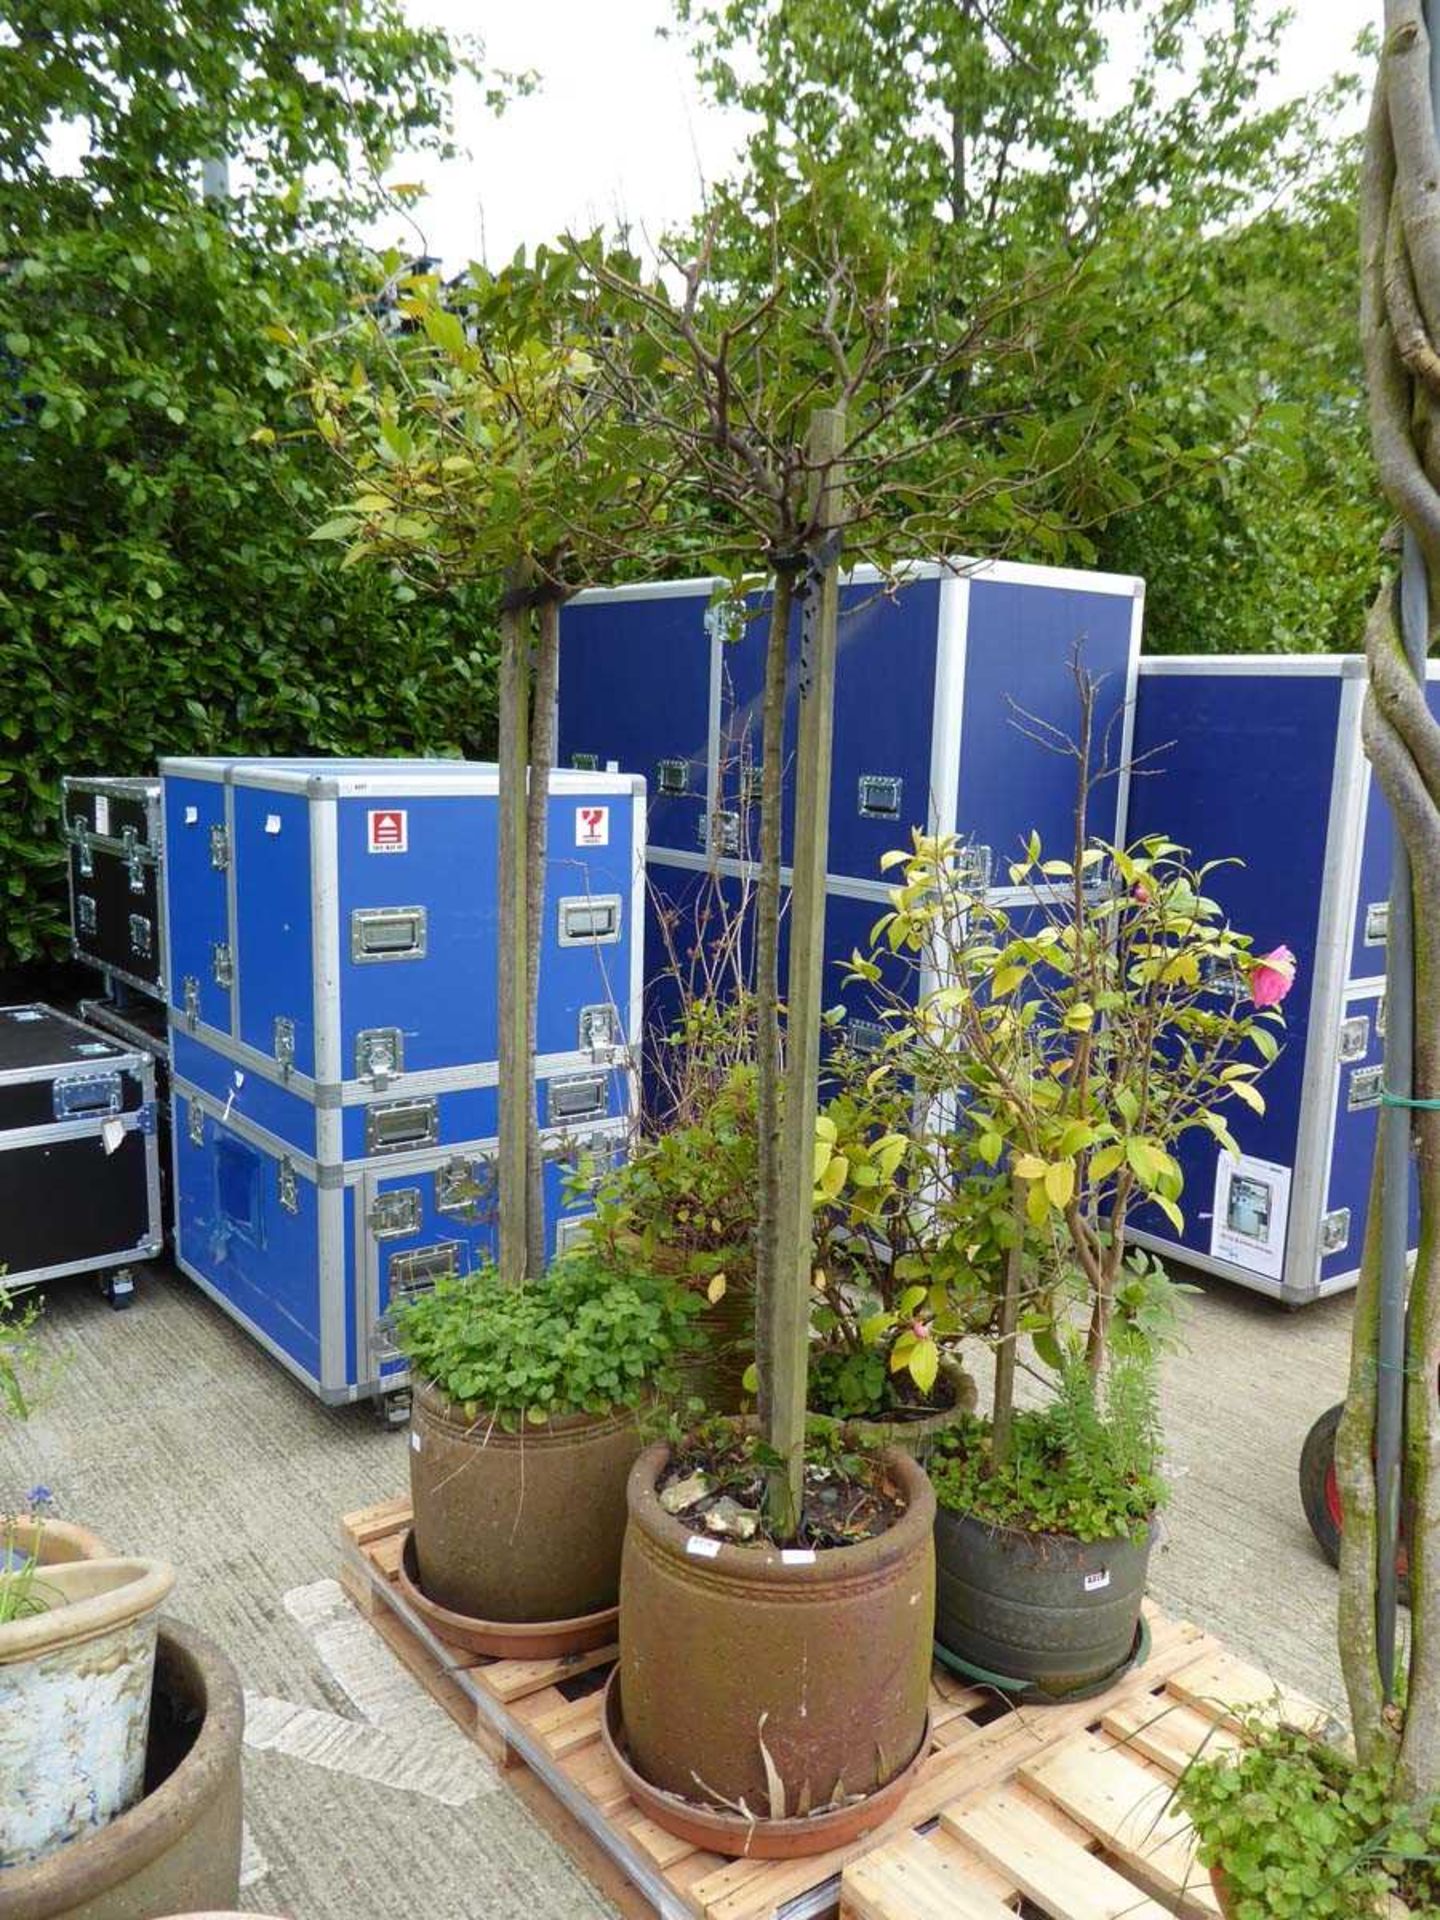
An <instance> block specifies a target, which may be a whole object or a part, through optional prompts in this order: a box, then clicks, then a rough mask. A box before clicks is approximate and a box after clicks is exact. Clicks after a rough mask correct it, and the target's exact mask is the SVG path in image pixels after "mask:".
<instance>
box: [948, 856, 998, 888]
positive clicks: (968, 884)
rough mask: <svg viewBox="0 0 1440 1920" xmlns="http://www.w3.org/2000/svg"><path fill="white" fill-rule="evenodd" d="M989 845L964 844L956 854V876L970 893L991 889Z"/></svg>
mask: <svg viewBox="0 0 1440 1920" xmlns="http://www.w3.org/2000/svg"><path fill="white" fill-rule="evenodd" d="M990 870H991V855H990V849H989V847H982V846H975V845H970V846H964V847H961V848H960V849H959V851H958V852H957V853H956V855H955V878H956V880H957V881H958V882H959V884H960V885H961V886H962V887H964V888H965V889H966V890H967V891H968V892H970V893H988V892H989V891H990Z"/></svg>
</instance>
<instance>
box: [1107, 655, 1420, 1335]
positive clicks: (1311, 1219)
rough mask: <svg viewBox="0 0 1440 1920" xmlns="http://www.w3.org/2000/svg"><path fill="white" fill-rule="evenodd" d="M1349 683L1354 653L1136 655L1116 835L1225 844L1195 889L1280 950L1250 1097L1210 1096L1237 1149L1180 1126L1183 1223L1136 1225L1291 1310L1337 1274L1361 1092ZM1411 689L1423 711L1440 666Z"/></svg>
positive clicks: (1386, 871) (1206, 849)
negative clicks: (1268, 1030)
mask: <svg viewBox="0 0 1440 1920" xmlns="http://www.w3.org/2000/svg"><path fill="white" fill-rule="evenodd" d="M1365 686H1366V681H1365V662H1364V660H1363V659H1360V658H1357V657H1342V656H1325V655H1311V656H1294V655H1290V656H1278V657H1277V656H1270V655H1257V656H1251V657H1241V658H1218V657H1214V656H1209V655H1195V656H1185V657H1178V656H1177V657H1170V658H1161V659H1150V660H1145V661H1144V662H1142V666H1141V674H1140V684H1139V693H1138V697H1137V702H1136V717H1135V755H1136V762H1137V766H1138V767H1139V768H1141V769H1143V777H1141V776H1140V774H1139V773H1137V776H1136V778H1135V780H1134V782H1133V786H1132V800H1131V824H1132V829H1133V831H1134V833H1135V834H1137V835H1138V834H1142V833H1148V832H1160V833H1164V834H1166V835H1167V836H1168V837H1169V838H1170V839H1172V840H1175V841H1177V842H1179V843H1180V844H1181V845H1184V846H1186V847H1189V848H1190V849H1191V850H1192V852H1193V853H1194V855H1195V857H1196V858H1197V859H1200V860H1230V859H1234V860H1236V861H1237V862H1238V864H1234V865H1226V866H1223V867H1220V868H1217V869H1216V871H1215V872H1214V873H1212V874H1211V875H1210V876H1209V878H1208V880H1207V882H1206V886H1207V890H1208V891H1209V892H1210V893H1211V894H1212V895H1213V896H1214V898H1215V899H1217V900H1218V901H1219V902H1220V903H1221V905H1222V906H1223V907H1224V908H1225V910H1226V912H1227V914H1228V915H1229V917H1230V919H1231V920H1232V922H1233V923H1234V924H1235V925H1236V926H1237V927H1240V928H1242V929H1243V930H1244V931H1245V932H1247V933H1250V934H1252V935H1253V936H1254V938H1255V941H1256V944H1257V950H1258V951H1260V952H1265V951H1267V950H1269V949H1270V948H1271V947H1274V946H1278V945H1280V944H1282V943H1283V944H1285V945H1287V946H1289V947H1290V948H1291V949H1292V950H1293V952H1294V953H1295V954H1296V956H1297V959H1298V962H1299V964H1298V967H1297V970H1296V979H1295V985H1294V988H1293V989H1292V991H1291V993H1290V995H1289V997H1288V998H1287V999H1286V1001H1285V1035H1284V1043H1283V1050H1282V1052H1281V1054H1280V1058H1279V1060H1278V1061H1277V1063H1276V1065H1275V1066H1274V1067H1272V1068H1271V1069H1270V1071H1269V1072H1268V1073H1267V1074H1266V1075H1265V1078H1264V1080H1263V1081H1262V1082H1261V1087H1262V1091H1263V1093H1264V1096H1265V1103H1266V1110H1265V1112H1264V1114H1263V1115H1260V1114H1255V1113H1251V1112H1250V1111H1249V1110H1248V1109H1246V1108H1244V1107H1241V1106H1239V1105H1235V1106H1232V1107H1231V1108H1230V1110H1229V1114H1228V1121H1229V1125H1230V1127H1231V1130H1232V1132H1233V1133H1234V1135H1235V1139H1236V1142H1237V1144H1238V1145H1239V1147H1240V1148H1241V1155H1240V1158H1239V1159H1238V1160H1236V1159H1234V1158H1232V1157H1231V1156H1230V1155H1228V1154H1225V1153H1222V1152H1221V1151H1220V1149H1219V1148H1218V1146H1217V1145H1216V1144H1215V1142H1214V1141H1213V1140H1211V1139H1210V1137H1209V1135H1208V1134H1205V1133H1204V1132H1203V1130H1202V1129H1200V1128H1196V1129H1195V1130H1194V1131H1193V1132H1192V1133H1190V1134H1189V1135H1187V1136H1186V1139H1185V1142H1184V1144H1183V1148H1182V1152H1181V1156H1180V1157H1181V1164H1182V1167H1183V1169H1184V1173H1185V1191H1184V1198H1183V1203H1182V1204H1183V1211H1184V1215H1185V1232H1184V1235H1183V1236H1182V1237H1177V1236H1176V1235H1175V1234H1174V1232H1173V1231H1172V1230H1171V1229H1170V1228H1169V1227H1168V1226H1167V1225H1166V1223H1165V1222H1164V1221H1163V1220H1161V1219H1160V1218H1159V1217H1158V1216H1156V1217H1154V1218H1153V1219H1151V1220H1147V1221H1146V1222H1145V1229H1146V1230H1145V1232H1144V1233H1143V1234H1141V1235H1137V1238H1142V1239H1143V1240H1144V1241H1145V1243H1146V1244H1148V1245H1149V1246H1151V1247H1153V1248H1154V1249H1155V1250H1157V1251H1159V1252H1162V1253H1169V1254H1173V1255H1178V1256H1179V1257H1180V1258H1181V1259H1183V1260H1185V1261H1187V1262H1189V1263H1190V1264H1192V1265H1194V1266H1197V1267H1199V1268H1201V1269H1202V1270H1203V1271H1206V1272H1210V1273H1214V1274H1217V1275H1221V1276H1223V1277H1224V1278H1226V1279H1228V1280H1234V1281H1238V1282H1239V1283H1240V1284H1241V1285H1242V1286H1246V1287H1249V1288H1252V1289H1254V1290H1256V1291H1258V1292H1261V1293H1266V1294H1269V1295H1271V1296H1273V1297H1274V1298H1276V1299H1279V1300H1281V1301H1283V1302H1284V1303H1285V1304H1286V1305H1287V1306H1292V1307H1295V1306H1302V1305H1304V1304H1305V1303H1306V1302H1308V1301H1311V1300H1316V1299H1319V1298H1321V1297H1323V1296H1325V1295H1327V1294H1331V1293H1337V1292H1340V1291H1342V1290H1344V1289H1346V1288H1350V1287H1353V1286H1354V1285H1355V1282H1356V1280H1357V1278H1358V1274H1359V1266H1360V1252H1361V1243H1362V1240H1363V1238H1364V1230H1365V1217H1366V1204H1367V1196H1368V1188H1369V1179H1370V1166H1371V1158H1372V1155H1373V1152H1374V1145H1375V1135H1376V1124H1377V1119H1378V1114H1379V1108H1380V1094H1381V1087H1382V1079H1381V1074H1382V1065H1383V1056H1384V1039H1385V998H1384V994H1385V934H1386V922H1387V918H1388V903H1389V891H1390V859H1391V850H1392V845H1393V837H1392V827H1391V821H1390V815H1389V809H1388V808H1387V806H1386V805H1385V802H1384V799H1383V796H1382V795H1381V793H1380V790H1379V788H1378V786H1377V785H1376V784H1375V781H1374V779H1373V777H1372V775H1371V773H1370V768H1369V764H1368V762H1367V761H1366V759H1365V754H1364V749H1363V747H1362V744H1361V739H1360V714H1361V708H1362V706H1363V704H1364V698H1365ZM1427 692H1428V697H1429V703H1430V707H1431V711H1432V712H1435V713H1440V663H1435V664H1432V666H1431V668H1430V677H1429V682H1428V687H1427ZM1416 1224H1418V1223H1414V1222H1412V1233H1413V1231H1414V1228H1415V1225H1416Z"/></svg>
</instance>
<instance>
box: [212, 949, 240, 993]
mask: <svg viewBox="0 0 1440 1920" xmlns="http://www.w3.org/2000/svg"><path fill="white" fill-rule="evenodd" d="M210 971H211V973H212V974H213V975H214V977H215V984H216V986H217V987H229V986H233V985H234V984H235V956H234V954H233V953H232V952H231V951H230V942H229V941H228V940H212V941H211V942H210Z"/></svg>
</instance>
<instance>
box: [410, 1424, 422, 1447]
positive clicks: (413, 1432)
mask: <svg viewBox="0 0 1440 1920" xmlns="http://www.w3.org/2000/svg"><path fill="white" fill-rule="evenodd" d="M410 1445H411V1447H412V1448H413V1449H414V1450H415V1452H416V1453H419V1451H420V1434H419V1430H418V1429H417V1428H415V1427H412V1428H411V1429H410Z"/></svg>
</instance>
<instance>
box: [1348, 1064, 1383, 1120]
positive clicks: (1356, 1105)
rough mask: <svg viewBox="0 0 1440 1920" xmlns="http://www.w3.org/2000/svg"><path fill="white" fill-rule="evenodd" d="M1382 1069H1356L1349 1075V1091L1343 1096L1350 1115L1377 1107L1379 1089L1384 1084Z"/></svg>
mask: <svg viewBox="0 0 1440 1920" xmlns="http://www.w3.org/2000/svg"><path fill="white" fill-rule="evenodd" d="M1384 1073H1385V1069H1384V1068H1383V1067H1357V1068H1356V1069H1355V1071H1354V1072H1353V1073H1352V1074H1351V1075H1350V1086H1349V1090H1348V1092H1347V1093H1346V1095H1345V1105H1346V1108H1347V1109H1348V1110H1349V1112H1351V1113H1361V1112H1363V1111H1364V1110H1365V1109H1366V1108H1367V1107H1378V1106H1379V1104H1380V1093H1381V1088H1382V1086H1383V1084H1384Z"/></svg>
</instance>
